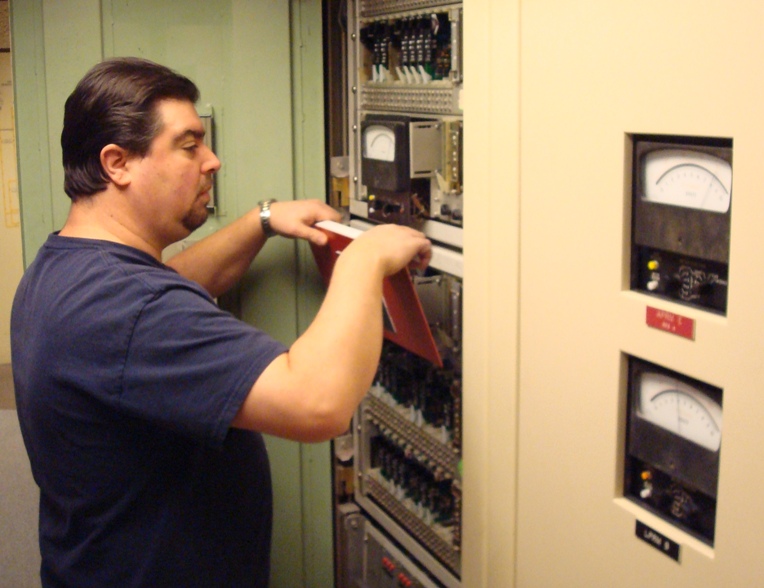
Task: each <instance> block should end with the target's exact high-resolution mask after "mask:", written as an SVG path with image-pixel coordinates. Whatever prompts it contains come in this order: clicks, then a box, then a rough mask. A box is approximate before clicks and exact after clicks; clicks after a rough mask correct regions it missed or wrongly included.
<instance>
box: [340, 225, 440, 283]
mask: <svg viewBox="0 0 764 588" xmlns="http://www.w3.org/2000/svg"><path fill="white" fill-rule="evenodd" d="M348 254H350V255H353V256H355V255H358V256H362V257H363V258H365V259H366V262H365V263H366V264H367V265H368V266H369V267H374V265H375V263H378V264H379V268H380V270H381V272H382V275H383V276H391V275H393V274H394V273H396V272H398V271H400V270H402V269H403V268H405V267H407V266H408V267H410V268H412V269H424V268H426V267H427V265H428V264H429V263H430V258H431V257H432V246H431V243H430V241H429V239H427V237H425V236H424V234H423V233H420V232H419V231H417V230H415V229H412V228H411V227H404V226H401V225H378V226H375V227H373V228H371V229H369V230H368V231H366V232H365V233H363V234H362V235H360V236H359V237H358V238H357V239H356V240H355V241H353V242H352V243H351V244H350V245H348V247H347V249H345V251H344V252H343V254H342V256H340V259H342V257H343V256H346V255H348Z"/></svg>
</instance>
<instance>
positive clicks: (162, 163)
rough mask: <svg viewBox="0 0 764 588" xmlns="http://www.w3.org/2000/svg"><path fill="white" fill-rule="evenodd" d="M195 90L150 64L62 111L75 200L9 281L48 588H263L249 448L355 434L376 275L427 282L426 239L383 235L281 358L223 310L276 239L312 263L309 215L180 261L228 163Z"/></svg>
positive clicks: (121, 68) (94, 79)
mask: <svg viewBox="0 0 764 588" xmlns="http://www.w3.org/2000/svg"><path fill="white" fill-rule="evenodd" d="M198 97H199V96H198V90H197V89H196V87H195V86H194V84H193V83H192V82H190V81H189V80H188V79H186V78H184V77H182V76H180V75H178V74H176V73H174V72H172V71H170V70H168V69H166V68H164V67H162V66H159V65H157V64H154V63H151V62H147V61H144V60H138V59H114V60H109V61H105V62H103V63H101V64H99V65H97V66H95V67H94V68H93V69H92V70H91V71H90V72H88V73H87V74H86V76H85V77H84V78H83V79H82V80H81V81H80V83H79V84H78V85H77V87H76V89H75V90H74V92H73V93H72V95H71V96H70V97H69V99H68V100H67V102H66V108H65V114H64V129H63V132H62V135H61V144H62V148H63V163H64V168H65V182H64V189H65V191H66V193H67V194H68V195H69V197H70V198H71V200H72V204H71V209H70V213H69V216H68V218H67V221H66V223H65V225H64V226H63V228H62V229H61V230H60V231H59V232H58V233H55V234H53V235H51V236H50V237H49V239H48V241H47V242H46V243H45V245H44V246H43V247H42V248H41V250H40V252H39V254H38V256H37V258H36V260H35V261H34V262H33V263H32V265H31V266H30V267H29V268H28V270H27V272H26V273H25V275H24V278H23V279H22V282H21V284H20V286H19V289H18V292H17V294H16V299H15V301H14V306H13V313H12V324H11V330H12V333H11V344H12V365H13V372H14V382H15V387H16V395H17V406H18V413H19V419H20V421H21V426H22V432H23V435H24V440H25V444H26V447H27V450H28V453H29V457H30V461H31V464H32V471H33V474H34V477H35V480H36V482H37V483H38V485H39V486H40V492H41V495H40V548H41V553H42V566H41V576H42V581H43V585H44V586H77V587H84V586H98V587H103V586H110V587H113V586H204V587H212V586H226V587H234V586H266V585H267V582H268V572H269V547H270V532H271V486H270V478H269V468H268V459H267V455H266V453H265V449H264V446H263V441H262V438H261V435H260V434H261V433H268V434H273V435H278V436H281V437H285V438H288V439H294V440H298V441H320V440H326V439H330V438H332V437H333V436H335V435H337V434H339V433H340V432H342V431H343V430H345V429H346V427H347V425H348V422H349V420H350V418H351V415H352V413H353V411H354V410H355V408H356V406H357V404H358V403H359V402H360V400H361V398H362V397H363V395H364V393H365V391H366V390H367V388H368V386H369V385H370V383H371V381H372V378H373V375H374V372H375V369H376V365H377V361H378V358H379V353H380V349H381V343H382V313H381V286H382V280H383V278H384V276H387V275H390V274H392V273H394V272H396V271H398V270H400V269H401V268H404V267H406V266H407V265H410V264H413V265H419V266H424V265H426V263H427V262H428V260H429V256H430V244H429V242H428V241H427V240H426V239H425V238H424V236H423V235H422V234H421V233H418V232H417V231H414V230H412V229H408V228H405V227H397V226H381V227H376V228H374V229H372V230H370V231H368V232H367V233H366V234H364V235H363V236H361V237H360V238H358V239H357V240H356V241H355V242H353V244H352V245H351V246H349V247H348V248H347V249H346V250H345V251H344V252H343V254H342V256H341V257H340V258H339V260H338V261H337V264H336V267H335V271H334V276H333V278H332V281H331V284H330V285H329V288H328V291H327V294H326V298H325V300H324V303H323V304H322V306H321V308H320V310H319V312H318V315H317V316H316V318H315V320H314V321H313V323H312V324H311V325H310V327H309V328H308V330H307V331H306V332H305V333H304V334H303V335H302V336H300V337H299V338H298V339H297V341H296V342H295V343H294V344H293V345H292V346H291V347H290V348H289V349H287V348H286V347H284V346H283V345H282V344H281V343H278V342H276V341H274V340H273V339H271V338H270V337H269V336H267V335H266V334H264V333H262V332H261V331H258V330H257V329H255V328H253V327H251V326H249V325H246V324H244V323H242V322H240V321H237V320H236V319H234V318H233V317H231V316H230V315H229V314H226V313H224V312H223V311H221V310H220V309H219V308H218V307H217V306H216V305H215V304H214V302H213V298H214V297H215V296H218V295H220V294H222V293H223V292H225V291H226V290H227V289H229V288H230V287H231V286H232V285H233V284H234V283H235V282H236V281H237V280H238V279H239V278H240V277H241V276H242V274H243V273H244V271H245V270H246V269H247V267H248V266H249V265H250V263H251V261H252V259H253V258H254V257H255V255H257V253H258V252H259V251H260V249H261V248H262V247H263V245H264V244H265V242H266V240H267V237H268V235H267V234H266V229H267V230H268V231H273V232H275V233H277V234H279V235H282V236H285V237H293V238H304V239H308V240H310V241H312V242H314V243H316V244H319V245H321V244H324V243H325V241H326V239H325V236H324V235H323V233H321V232H320V231H318V230H317V229H315V228H312V225H313V224H314V223H315V222H317V221H319V220H324V219H335V220H336V219H337V218H338V215H337V213H336V212H335V211H334V210H332V209H331V208H330V207H328V206H326V205H324V204H321V203H319V202H276V203H273V204H272V205H271V206H270V211H269V212H270V219H268V218H267V215H266V216H265V221H268V220H269V221H270V222H269V223H267V224H268V225H269V226H266V227H264V226H263V225H262V224H261V223H262V222H263V219H262V215H261V212H262V211H261V209H260V208H257V209H255V210H253V211H251V212H249V213H247V214H245V215H244V216H243V217H242V218H240V219H239V220H237V221H235V222H233V223H232V224H231V225H229V226H228V227H226V228H224V229H222V230H220V231H218V232H217V233H215V234H213V235H211V236H210V237H208V238H206V239H204V240H202V241H200V242H199V243H197V244H196V245H194V246H193V247H190V248H189V249H187V250H185V251H183V252H182V253H180V254H179V255H177V256H176V257H174V258H172V259H171V260H170V261H169V262H168V263H167V265H164V264H163V263H162V262H161V261H160V256H161V252H162V250H163V249H164V248H165V247H167V246H168V245H170V244H171V243H173V242H175V241H177V240H179V239H182V238H184V237H186V236H187V235H189V234H190V233H191V231H193V230H194V229H196V228H197V227H199V226H200V225H201V224H202V223H204V221H205V220H206V218H207V210H206V204H207V202H208V201H209V193H208V192H209V189H210V186H211V182H212V175H213V174H214V173H215V172H216V171H217V170H218V169H219V168H220V162H219V161H218V159H217V157H216V156H215V155H214V153H212V151H210V150H209V149H208V148H207V147H206V146H205V145H204V142H203V136H204V131H203V127H202V124H201V122H200V120H199V117H198V116H197V114H196V111H195V109H194V103H195V102H196V101H197V99H198Z"/></svg>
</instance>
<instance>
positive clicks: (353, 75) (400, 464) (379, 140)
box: [330, 0, 465, 587]
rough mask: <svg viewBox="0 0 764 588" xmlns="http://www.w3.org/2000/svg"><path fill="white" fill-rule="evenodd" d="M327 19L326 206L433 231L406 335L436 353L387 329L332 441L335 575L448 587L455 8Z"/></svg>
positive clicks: (453, 511) (454, 460) (458, 387)
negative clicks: (336, 50)
mask: <svg viewBox="0 0 764 588" xmlns="http://www.w3.org/2000/svg"><path fill="white" fill-rule="evenodd" d="M340 18H344V19H346V23H347V28H346V31H344V32H345V33H346V38H345V39H344V41H345V43H346V44H345V53H344V55H343V58H344V62H345V63H346V70H345V71H343V72H340V73H339V74H338V77H341V78H343V79H344V80H345V81H346V88H347V92H346V94H345V98H346V100H345V101H341V104H342V106H341V108H336V107H335V108H334V109H332V108H331V105H330V110H334V111H335V112H337V111H339V114H337V115H336V116H337V117H339V118H342V122H341V124H339V125H338V126H340V127H342V129H343V131H342V134H343V141H342V143H344V145H345V148H344V151H345V153H342V154H340V153H336V152H335V153H333V154H332V155H333V159H332V166H331V172H332V176H333V177H332V190H331V191H332V192H333V193H334V195H335V201H334V204H336V205H345V206H346V209H347V213H348V217H349V220H348V224H350V225H351V226H352V227H354V228H360V229H365V228H368V227H369V226H372V225H374V224H378V223H396V224H404V225H409V226H412V227H415V228H417V229H419V230H421V231H423V232H424V233H425V234H426V235H427V236H428V237H429V238H430V239H431V240H432V241H433V245H434V252H433V259H432V262H431V264H430V267H429V268H428V269H427V270H426V271H424V272H419V273H416V274H415V275H412V280H413V284H414V288H415V291H416V293H417V295H418V298H419V302H420V303H421V306H422V309H423V311H424V315H425V317H426V323H427V325H426V326H425V327H423V329H422V330H423V331H429V332H421V333H415V336H421V337H427V338H428V339H430V338H431V339H432V340H433V341H434V342H435V346H436V348H437V358H435V359H436V360H433V357H432V356H429V357H423V356H422V355H421V354H417V353H414V352H412V351H410V350H409V349H415V348H416V345H414V346H412V347H407V346H406V345H405V344H404V345H401V344H400V343H399V342H396V340H395V338H394V337H389V338H388V339H389V340H386V341H385V344H384V346H383V351H382V356H381V359H380V364H379V369H378V373H377V376H376V378H375V382H374V385H373V386H372V388H371V390H370V391H369V393H368V394H367V396H366V398H365V399H364V401H363V402H362V403H361V405H360V407H359V409H358V411H357V413H356V416H355V418H354V421H353V425H352V430H351V431H349V432H348V435H347V436H346V437H345V438H343V439H338V440H336V441H335V443H334V447H335V451H334V456H335V457H334V459H335V465H334V473H335V503H336V504H335V507H336V508H335V511H336V512H337V517H336V527H335V537H336V538H337V545H336V549H335V552H336V553H337V562H336V563H337V566H336V567H337V584H338V586H356V585H365V586H366V585H368V586H374V587H376V586H388V585H390V586H405V585H422V586H448V587H456V586H460V585H461V581H460V577H461V520H462V519H461V505H462V485H461V464H462V459H461V439H462V434H463V433H462V414H461V407H462V395H463V390H462V377H461V370H462V328H463V325H462V291H463V288H464V283H463V261H462V232H463V227H464V223H465V218H464V200H463V199H464V185H463V178H462V176H463V172H462V142H463V137H464V124H463V116H462V107H461V94H462V91H463V84H464V72H463V65H462V43H461V38H462V27H463V9H462V5H461V3H450V2H432V1H428V0H415V1H409V2H388V1H380V0H376V1H369V0H356V1H351V2H348V6H347V13H346V14H341V15H340ZM330 142H331V141H330ZM390 328H391V325H389V324H387V323H386V330H389V329H390ZM348 509H351V512H352V516H351V515H348V514H347V512H348ZM348 516H350V518H348ZM348 521H351V522H352V526H349V525H350V524H351V523H350V522H348ZM351 528H352V529H354V531H353V532H350V529H351ZM358 533H362V534H363V537H364V540H363V541H360V542H358V543H357V544H356V545H357V548H350V549H348V548H347V547H346V546H343V545H344V544H345V543H347V542H348V541H350V540H351V539H352V537H354V536H356V535H357V534H358ZM351 544H352V541H351ZM393 554H394V555H393ZM404 560H405V561H408V562H409V563H407V564H406V566H404V567H406V569H411V570H416V573H413V574H412V575H405V574H404V576H401V577H400V578H399V579H396V578H398V577H397V576H396V575H395V574H396V573H402V572H395V573H394V570H398V569H399V568H400V562H401V561H404ZM393 562H398V563H393ZM404 577H405V578H406V579H403V578H404ZM396 582H398V583H396ZM407 582H416V584H408V583H407Z"/></svg>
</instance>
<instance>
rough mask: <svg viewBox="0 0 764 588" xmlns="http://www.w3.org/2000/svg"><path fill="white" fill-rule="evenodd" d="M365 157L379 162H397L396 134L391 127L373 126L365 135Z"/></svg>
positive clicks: (368, 128) (367, 129)
mask: <svg viewBox="0 0 764 588" xmlns="http://www.w3.org/2000/svg"><path fill="white" fill-rule="evenodd" d="M363 156H364V157H367V158H368V159H375V160H377V161H395V133H394V132H393V130H392V129H391V128H390V127H385V126H382V125H371V126H369V127H367V128H366V130H365V132H364V134H363Z"/></svg>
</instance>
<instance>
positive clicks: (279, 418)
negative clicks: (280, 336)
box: [233, 225, 431, 442]
mask: <svg viewBox="0 0 764 588" xmlns="http://www.w3.org/2000/svg"><path fill="white" fill-rule="evenodd" d="M430 254H431V251H430V242H429V241H428V240H427V239H426V238H425V237H424V235H422V234H421V233H419V232H418V231H415V230H413V229H411V228H408V227H401V226H395V225H382V226H378V227H375V228H373V229H370V230H369V231H368V232H366V233H365V234H363V235H361V236H360V237H358V238H357V239H356V240H355V241H353V242H352V243H351V244H350V245H349V246H348V247H347V248H346V249H345V250H344V251H343V253H342V255H340V257H339V259H338V260H337V263H336V265H335V266H334V272H333V275H332V279H331V282H330V284H329V288H328V290H327V293H326V297H325V299H324V302H323V304H322V305H321V308H320V309H319V312H318V314H317V315H316V318H315V319H314V320H313V322H312V323H311V325H310V326H309V327H308V329H307V331H305V333H304V334H303V335H302V336H300V337H299V338H298V339H297V341H295V343H294V345H292V347H291V348H290V350H289V351H288V352H287V353H285V354H283V355H281V356H279V357H277V358H276V359H275V360H274V361H273V362H271V364H270V365H269V366H268V367H267V368H266V369H265V371H263V373H262V374H261V375H260V377H259V378H258V379H257V381H256V382H255V384H254V386H253V387H252V390H251V391H250V393H249V395H248V396H247V398H246V399H245V401H244V403H243V404H242V406H241V408H240V409H239V412H238V414H237V415H236V418H235V419H234V422H233V426H235V427H240V428H246V429H253V430H257V431H260V432H262V433H268V434H272V435H276V436H279V437H284V438H287V439H293V440H297V441H304V442H313V441H323V440H327V439H331V438H332V437H335V436H337V435H339V434H340V433H342V432H343V431H344V430H346V429H347V426H348V423H349V422H350V419H351V417H352V414H353V412H354V411H355V409H356V407H357V406H358V404H359V403H360V401H361V399H362V398H363V396H364V394H365V393H366V391H367V390H368V388H369V386H370V385H371V383H372V380H373V378H374V374H375V372H376V369H377V364H378V362H379V356H380V352H381V348H382V328H383V327H382V280H383V278H384V277H385V276H389V275H392V274H394V273H395V272H397V271H399V270H400V269H402V268H404V267H406V266H407V265H409V264H411V263H412V262H413V264H414V265H417V266H419V267H424V266H426V265H427V263H428V262H429V259H430Z"/></svg>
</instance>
